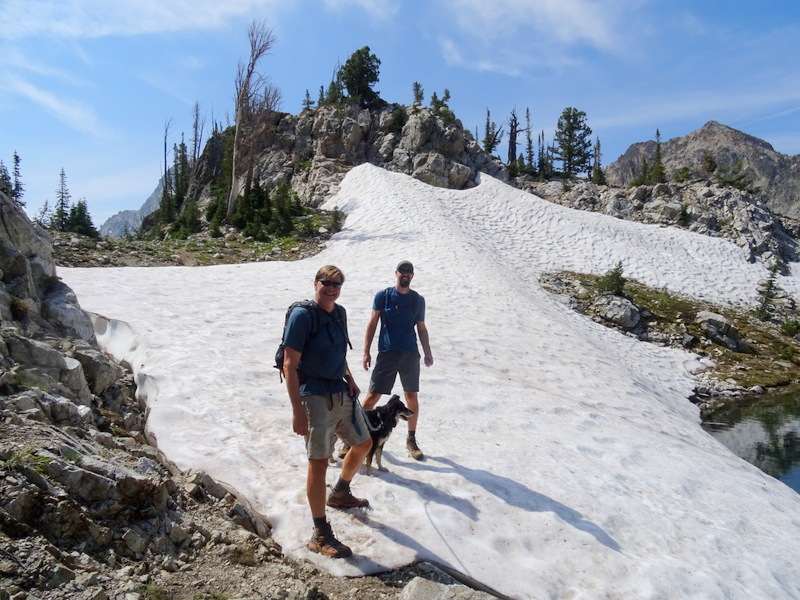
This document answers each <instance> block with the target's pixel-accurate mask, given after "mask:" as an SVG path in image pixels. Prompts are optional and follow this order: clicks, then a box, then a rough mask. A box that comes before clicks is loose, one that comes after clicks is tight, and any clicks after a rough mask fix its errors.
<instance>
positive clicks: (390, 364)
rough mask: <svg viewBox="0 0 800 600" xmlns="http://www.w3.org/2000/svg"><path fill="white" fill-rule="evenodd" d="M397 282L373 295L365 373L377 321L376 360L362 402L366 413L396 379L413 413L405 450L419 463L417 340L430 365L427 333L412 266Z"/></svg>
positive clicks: (400, 268)
mask: <svg viewBox="0 0 800 600" xmlns="http://www.w3.org/2000/svg"><path fill="white" fill-rule="evenodd" d="M394 274H395V278H396V280H397V282H396V283H395V285H394V287H390V288H388V289H385V290H381V291H380V292H378V293H377V294H375V299H374V300H373V302H372V314H371V316H370V319H369V323H368V324H367V333H366V336H365V338H364V369H365V370H369V367H370V365H371V363H372V356H371V355H370V347H371V346H372V338H373V337H375V330H376V329H377V327H378V321H380V322H381V330H380V334H379V336H378V358H377V360H376V361H375V368H374V369H373V370H372V377H371V379H370V383H369V393H368V394H367V396H366V397H365V398H364V408H365V409H366V410H369V409H371V408H373V407H374V406H375V404H377V402H378V400H379V399H380V397H381V395H382V394H391V393H392V388H393V387H394V382H395V379H396V378H397V375H398V374H399V375H400V383H401V385H402V386H403V392H404V395H405V399H406V405H407V406H408V408H410V409H411V410H413V411H414V414H413V416H411V417H409V418H408V438H407V439H406V449H407V450H408V452H409V454H410V455H411V457H412V458H415V459H416V460H422V458H423V454H422V451H421V450H420V449H419V446H418V445H417V437H416V433H417V431H416V430H417V421H418V420H419V398H418V392H419V371H420V369H419V366H420V365H419V359H420V356H419V349H418V348H417V337H418V336H419V342H420V343H421V344H422V350H423V352H424V357H425V358H424V360H425V366H426V367H430V366H431V365H433V354H432V353H431V346H430V341H429V340H428V329H427V327H425V298H423V297H422V296H420V295H419V294H418V293H417V292H415V291H414V290H412V289H411V280H412V279H414V265H412V264H411V263H410V262H409V261H407V260H404V261H402V262H401V263H400V264H399V265H397V269H396V270H395V272H394Z"/></svg>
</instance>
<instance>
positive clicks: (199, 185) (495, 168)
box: [101, 104, 507, 236]
mask: <svg viewBox="0 0 800 600" xmlns="http://www.w3.org/2000/svg"><path fill="white" fill-rule="evenodd" d="M224 145H225V132H218V133H216V134H214V135H212V136H211V138H210V139H209V140H208V142H207V143H206V146H205V149H204V151H203V154H202V156H201V158H200V160H199V161H198V164H197V165H196V167H195V169H194V172H193V175H192V181H191V184H190V190H189V193H188V198H189V199H191V200H195V201H196V202H197V205H198V207H199V208H200V212H201V213H204V211H205V208H206V207H207V205H208V204H209V202H211V200H212V196H211V186H212V184H213V183H214V182H215V181H216V180H217V178H218V177H219V176H220V172H221V170H222V163H223V158H224ZM367 162H368V163H371V164H374V165H376V166H379V167H382V168H385V169H388V170H390V171H395V172H398V173H405V174H407V175H410V176H412V177H414V178H416V179H419V180H420V181H424V182H425V183H428V184H431V185H435V186H439V187H446V188H452V189H464V188H468V187H471V186H474V185H475V182H476V178H477V174H478V173H479V172H483V173H488V174H489V175H492V176H493V177H497V178H500V179H506V176H507V173H506V169H505V167H504V166H503V165H501V164H500V163H499V162H497V161H495V160H494V159H492V158H491V157H488V156H487V155H486V154H485V153H484V152H483V150H482V148H481V147H480V145H479V144H478V143H477V142H476V141H475V140H474V139H473V137H472V135H471V134H470V133H469V132H468V131H466V130H465V129H464V127H463V126H462V124H461V122H460V121H459V120H458V119H455V118H454V117H452V113H450V112H449V110H442V111H438V112H437V111H434V110H432V109H430V108H427V107H424V106H421V105H418V104H415V105H412V106H400V105H396V104H393V105H388V106H386V107H385V108H383V109H381V110H368V109H362V108H359V107H357V106H354V105H349V106H347V107H334V106H323V107H321V108H317V109H305V110H303V111H302V112H301V113H300V114H298V115H292V114H288V113H275V117H274V120H273V122H272V124H271V129H270V132H269V135H267V136H266V138H265V140H264V145H263V147H262V148H261V149H260V150H259V151H258V159H257V162H256V165H255V168H254V172H255V176H256V177H257V178H258V180H259V182H260V184H261V185H262V187H263V188H265V189H273V188H274V187H275V186H277V185H278V184H281V183H286V184H288V185H290V186H291V188H292V189H293V191H294V192H296V193H297V194H298V196H299V198H300V200H301V201H302V202H303V203H304V204H306V205H309V206H318V205H319V204H321V203H322V202H323V201H324V200H325V199H326V198H327V197H329V196H330V195H331V194H332V193H334V192H335V189H336V186H337V185H338V184H339V183H340V182H341V180H342V178H343V177H344V175H345V174H346V173H347V171H348V170H349V169H351V168H352V167H354V166H357V165H360V164H363V163H367ZM155 194H156V192H154V195H155ZM157 208H158V202H155V203H154V202H153V196H151V197H150V199H148V202H147V203H146V204H145V206H143V207H142V208H141V210H139V211H135V212H136V213H137V214H136V215H135V216H136V217H140V218H143V217H145V216H147V214H150V213H151V212H152V211H154V210H155V209H157ZM133 216H134V215H127V214H126V215H120V216H118V215H115V216H114V217H112V219H113V220H114V222H113V223H111V222H107V223H105V224H103V226H102V227H101V231H102V232H103V233H104V235H114V236H118V235H121V230H120V227H121V225H122V223H123V221H125V222H127V220H126V219H127V217H131V218H133ZM123 217H125V218H123ZM109 221H111V220H109Z"/></svg>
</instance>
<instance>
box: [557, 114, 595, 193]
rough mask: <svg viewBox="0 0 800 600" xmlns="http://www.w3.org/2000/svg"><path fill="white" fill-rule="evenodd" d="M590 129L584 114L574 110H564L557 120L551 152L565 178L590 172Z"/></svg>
mask: <svg viewBox="0 0 800 600" xmlns="http://www.w3.org/2000/svg"><path fill="white" fill-rule="evenodd" d="M591 135H592V130H591V128H590V127H589V126H588V125H587V124H586V113H585V112H583V111H582V110H578V109H576V108H572V107H568V108H565V109H564V112H563V113H561V116H560V117H559V119H558V127H557V128H556V133H555V138H556V139H555V141H556V144H554V145H553V147H552V152H553V155H554V157H555V159H556V160H559V161H561V170H562V172H563V173H564V175H565V176H567V177H572V176H574V175H578V174H580V173H589V172H590V171H591V163H590V161H591V156H592V155H591V148H592V142H591V139H590V136H591Z"/></svg>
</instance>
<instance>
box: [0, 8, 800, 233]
mask: <svg viewBox="0 0 800 600" xmlns="http://www.w3.org/2000/svg"><path fill="white" fill-rule="evenodd" d="M0 19H2V21H3V23H4V25H3V27H2V28H0V57H2V58H0V80H2V81H3V86H2V87H0V160H2V161H3V162H4V163H5V165H6V166H7V167H9V168H10V167H11V164H12V159H13V153H14V151H15V150H16V152H17V153H18V154H19V156H20V159H21V165H20V166H21V174H22V181H23V184H24V185H25V197H24V198H23V200H24V201H25V202H26V203H27V205H28V213H29V214H31V215H33V214H34V213H35V212H36V211H37V210H38V209H39V208H40V207H41V206H42V205H43V203H44V201H45V200H49V201H50V202H51V203H52V201H53V199H54V197H55V190H56V187H57V186H58V183H59V173H60V171H61V169H62V168H63V169H64V171H65V173H66V178H67V187H68V189H69V191H70V194H71V196H72V200H73V201H76V200H79V199H85V200H86V202H87V204H88V207H89V211H90V213H91V215H92V217H93V220H94V222H95V225H97V226H99V225H101V224H102V223H103V222H104V221H105V220H106V219H107V218H108V217H110V216H111V215H113V214H115V213H116V212H118V211H120V210H124V209H135V208H139V207H140V206H141V205H142V203H143V202H144V201H145V199H146V198H147V196H148V195H149V194H150V193H151V192H152V190H153V188H154V187H155V185H156V183H157V182H158V179H159V177H160V176H161V172H162V163H163V158H162V152H163V136H164V127H165V123H166V122H167V121H168V120H172V125H171V128H170V132H171V136H170V146H171V145H172V144H173V143H178V142H179V141H180V136H181V133H184V134H185V136H186V139H187V141H188V140H189V138H190V137H191V127H192V109H193V106H194V104H195V102H199V103H200V107H201V111H202V113H203V114H204V115H205V118H206V123H207V124H206V132H208V131H210V129H211V123H212V121H216V122H218V123H220V124H222V125H227V124H229V123H230V122H231V120H232V117H231V116H230V115H232V105H233V93H234V78H235V75H236V70H237V65H238V63H239V62H240V61H246V60H247V58H248V54H249V46H248V41H247V34H246V31H247V26H248V24H249V23H250V22H252V21H253V20H259V21H261V20H266V21H267V23H268V25H269V26H270V27H271V28H272V29H273V30H274V33H275V36H276V38H277V42H276V44H275V46H274V48H273V51H272V53H271V54H270V55H268V56H267V57H266V58H265V59H264V61H263V62H262V63H261V70H262V72H264V73H265V74H267V75H269V76H270V78H271V80H272V82H273V84H274V85H275V86H277V87H278V88H279V89H280V90H281V93H282V97H283V100H282V103H281V109H282V110H284V111H286V112H291V113H297V112H299V111H300V109H301V102H302V100H303V98H304V97H305V92H306V90H308V91H309V93H310V94H311V97H312V99H316V98H317V96H318V92H319V88H320V86H322V85H325V86H327V84H328V82H329V81H330V80H331V77H332V74H333V72H334V70H335V69H336V67H337V65H338V64H342V63H344V62H345V61H346V60H347V58H348V57H349V56H350V55H351V54H352V53H353V52H355V51H356V50H358V49H359V48H362V47H363V46H369V47H370V50H371V52H372V53H374V54H375V55H376V56H377V57H378V58H379V59H380V61H381V67H380V81H379V82H378V84H377V85H376V86H375V89H376V90H377V91H378V92H379V93H380V95H381V97H382V98H384V99H385V100H387V101H389V102H399V103H403V104H410V103H411V100H412V83H413V82H415V81H418V82H420V83H421V84H422V86H423V88H424V91H425V99H426V101H427V100H429V99H430V96H431V94H432V93H433V92H436V93H437V94H439V96H441V94H442V93H443V91H444V89H445V88H447V89H449V90H450V93H451V96H452V98H451V101H450V107H451V108H452V109H453V110H454V112H455V113H456V116H457V117H458V118H460V119H461V121H462V122H463V124H464V126H465V127H467V128H468V129H470V130H471V131H473V132H475V131H476V129H477V130H478V133H479V135H482V133H483V126H484V122H485V119H486V110H487V109H488V110H489V111H491V116H492V120H494V121H495V122H497V123H498V124H502V123H503V122H505V120H506V119H507V118H508V116H509V114H510V112H511V110H512V109H514V108H516V110H517V114H518V115H519V116H520V117H522V116H524V114H525V110H526V109H530V111H531V120H532V125H533V128H534V130H535V131H536V132H537V133H538V132H539V131H544V132H545V136H546V138H547V139H548V140H549V139H551V138H552V133H553V130H554V128H555V125H556V123H557V121H558V117H559V115H560V114H561V112H562V111H563V109H564V108H565V107H568V106H573V107H575V108H578V109H579V110H582V111H584V112H585V113H586V115H587V122H588V124H589V126H590V127H591V128H592V130H593V133H594V136H596V137H598V138H599V139H600V143H601V147H602V152H603V164H609V163H611V162H613V161H614V160H616V159H617V158H618V157H619V156H620V155H621V154H622V153H623V152H625V150H626V149H627V148H628V146H629V145H630V144H632V143H634V142H638V141H644V140H647V139H654V137H655V131H656V129H659V130H660V132H661V137H662V140H665V141H666V140H668V139H670V138H673V137H678V136H683V135H686V134H687V133H690V132H691V131H694V130H696V129H698V128H699V127H701V126H702V125H703V124H704V123H705V122H707V121H709V120H712V119H714V120H716V121H719V122H721V123H724V124H726V125H730V126H731V127H735V128H737V129H740V130H742V131H745V132H746V133H749V134H751V135H755V136H757V137H760V138H763V139H765V140H766V141H768V142H769V143H771V144H772V145H773V146H774V147H775V149H776V150H777V151H779V152H782V153H784V154H791V155H794V154H798V153H800V52H798V51H797V40H798V39H800V5H798V4H797V3H796V2H794V1H792V0H762V1H760V2H753V1H752V0H691V1H690V0H492V2H486V0H425V1H422V0H419V1H409V0H405V1H404V0H320V1H316V2H313V1H311V0H296V1H295V0H237V2H219V1H218V0H125V1H124V2H123V1H110V0H0ZM500 150H501V155H502V156H505V154H506V149H505V146H504V145H501V146H500Z"/></svg>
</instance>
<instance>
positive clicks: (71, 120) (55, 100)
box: [7, 78, 104, 135]
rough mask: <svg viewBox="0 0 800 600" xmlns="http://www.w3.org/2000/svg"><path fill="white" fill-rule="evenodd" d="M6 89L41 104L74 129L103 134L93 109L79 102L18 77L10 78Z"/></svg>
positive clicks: (92, 133)
mask: <svg viewBox="0 0 800 600" xmlns="http://www.w3.org/2000/svg"><path fill="white" fill-rule="evenodd" d="M7 89H9V90H10V91H12V92H13V93H16V94H19V95H21V96H23V97H24V98H27V99H28V100H30V101H31V102H33V103H34V104H37V105H39V106H41V107H42V108H43V109H45V110H46V111H47V112H49V113H50V114H52V115H53V116H55V117H56V118H57V119H58V120H60V121H62V122H63V123H65V124H66V125H68V126H69V127H71V128H72V129H75V130H76V131H80V132H82V133H86V134H91V135H104V132H103V130H102V128H101V127H100V124H99V122H98V120H97V117H96V116H95V114H94V111H92V110H91V108H88V107H87V106H85V105H83V104H81V103H78V102H72V101H69V100H65V99H63V98H61V97H59V96H56V95H55V94H52V93H50V92H48V91H45V90H42V89H40V88H38V87H36V86H35V85H33V84H31V83H29V82H27V81H24V80H22V79H18V78H14V79H11V80H10V81H9V82H8V85H7Z"/></svg>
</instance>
